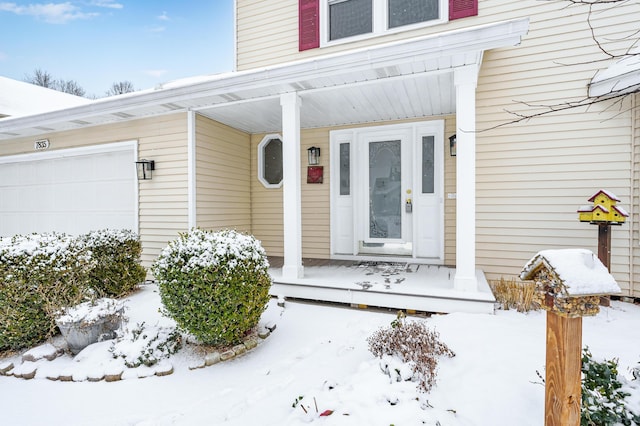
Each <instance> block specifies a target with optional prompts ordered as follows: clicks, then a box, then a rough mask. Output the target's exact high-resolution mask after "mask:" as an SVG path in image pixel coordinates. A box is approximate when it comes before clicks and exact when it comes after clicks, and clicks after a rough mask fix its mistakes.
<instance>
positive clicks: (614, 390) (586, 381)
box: [580, 348, 640, 426]
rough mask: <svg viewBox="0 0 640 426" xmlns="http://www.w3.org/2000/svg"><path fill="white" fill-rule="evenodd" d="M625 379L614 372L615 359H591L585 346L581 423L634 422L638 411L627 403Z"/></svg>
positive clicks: (639, 415) (592, 425)
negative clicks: (634, 410) (631, 408)
mask: <svg viewBox="0 0 640 426" xmlns="http://www.w3.org/2000/svg"><path fill="white" fill-rule="evenodd" d="M624 382H626V380H625V379H624V377H622V376H620V375H619V374H618V360H617V359H612V360H604V361H602V362H597V361H594V360H593V357H592V355H591V352H590V351H589V348H584V349H583V351H582V409H581V410H580V425H581V426H600V425H625V426H631V425H638V424H640V413H633V412H632V411H631V410H630V408H629V407H628V405H627V402H626V398H627V397H628V396H630V393H628V392H625V391H624V386H625V383H624Z"/></svg>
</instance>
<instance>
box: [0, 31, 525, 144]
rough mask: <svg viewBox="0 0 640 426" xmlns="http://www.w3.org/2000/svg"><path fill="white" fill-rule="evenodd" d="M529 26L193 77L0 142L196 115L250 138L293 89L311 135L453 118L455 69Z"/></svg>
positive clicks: (9, 134) (46, 120) (23, 123)
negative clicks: (358, 125) (435, 117)
mask: <svg viewBox="0 0 640 426" xmlns="http://www.w3.org/2000/svg"><path fill="white" fill-rule="evenodd" d="M528 29H529V20H528V19H515V20H511V21H504V22H497V23H493V24H488V25H480V26H476V27H471V28H465V29H460V30H454V31H448V32H444V33H439V34H436V35H431V36H424V37H417V38H414V39H409V40H403V41H398V42H393V43H388V44H384V45H378V46H373V47H367V48H362V49H358V50H352V51H348V52H341V53H337V54H329V55H325V56H320V57H314V58H310V59H306V60H302V61H296V62H290V63H287V64H282V65H277V66H272V67H267V68H260V69H252V70H248V71H241V72H231V73H227V74H220V75H213V76H205V77H194V78H191V79H186V80H180V81H176V82H172V83H167V84H164V85H160V86H158V87H156V88H155V89H150V90H144V91H139V92H135V93H128V94H124V95H119V96H113V97H109V98H103V99H98V100H96V101H93V102H92V103H91V104H90V105H86V106H80V107H74V108H70V109H66V110H64V111H53V112H49V113H45V114H40V115H37V116H31V117H22V118H7V119H4V120H2V121H0V140H2V139H9V138H13V137H21V136H35V135H41V134H44V133H47V132H53V131H62V130H70V129H79V128H83V127H88V126H95V125H100V124H107V123H113V122H120V121H126V120H133V119H138V118H143V117H151V116H157V115H162V114H169V113H173V112H178V111H187V110H190V111H195V112H198V113H199V114H201V115H204V116H206V117H209V118H211V119H213V120H216V121H218V122H221V123H224V124H227V125H229V126H231V127H234V128H236V129H240V130H243V131H246V132H249V133H260V132H270V131H274V130H276V129H279V128H280V127H281V125H282V109H281V107H280V96H281V95H283V94H286V93H291V92H296V93H298V94H299V96H300V97H301V98H302V104H301V123H300V124H301V127H302V128H314V127H325V126H335V125H343V124H351V123H362V122H371V121H384V120H393V119H400V118H412V117H424V116H430V115H443V114H452V113H454V112H455V110H456V108H455V85H454V72H453V71H454V70H455V69H456V68H458V67H464V66H475V67H479V66H480V63H481V61H482V55H483V53H484V51H485V50H489V49H494V48H499V47H506V46H515V45H518V44H519V43H520V42H521V39H522V37H523V36H524V35H525V34H526V33H527V31H528ZM398 94H400V95H401V97H400V98H399V97H398ZM397 99H400V101H397V102H396V101H394V100H397ZM372 105H374V107H372Z"/></svg>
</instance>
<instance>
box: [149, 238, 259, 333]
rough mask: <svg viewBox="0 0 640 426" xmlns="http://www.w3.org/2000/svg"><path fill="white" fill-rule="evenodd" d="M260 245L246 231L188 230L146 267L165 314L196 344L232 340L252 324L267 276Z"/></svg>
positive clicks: (257, 315)
mask: <svg viewBox="0 0 640 426" xmlns="http://www.w3.org/2000/svg"><path fill="white" fill-rule="evenodd" d="M268 267H269V263H268V262H267V258H266V254H265V251H264V249H263V248H262V245H261V244H260V242H259V241H258V240H256V239H255V238H254V237H252V236H250V235H244V234H241V233H238V232H236V231H231V230H226V231H220V232H212V231H205V230H200V229H193V230H191V231H190V232H188V233H184V234H181V235H180V236H179V238H177V239H176V240H173V241H171V242H170V243H169V245H168V246H167V247H166V248H165V249H164V250H163V251H162V252H161V253H160V256H159V257H158V259H157V260H156V262H155V263H154V264H153V265H152V267H151V270H152V272H153V275H154V276H155V278H156V279H157V281H158V285H159V288H160V296H161V299H162V303H163V305H164V309H165V313H166V314H167V315H169V316H170V317H172V318H173V319H174V320H175V321H176V323H177V324H178V326H179V327H181V328H182V329H184V330H185V331H187V332H189V333H191V334H192V335H194V336H195V337H196V338H197V339H199V340H200V341H201V342H202V343H205V344H212V345H230V344H235V343H238V342H240V341H241V340H242V338H243V337H244V336H245V335H247V334H248V333H249V332H250V331H251V330H252V329H253V328H254V327H255V326H256V325H257V324H258V321H259V319H260V316H261V315H262V312H264V310H265V309H266V305H267V302H268V300H269V288H270V286H271V278H270V276H269V274H268V272H267V269H268Z"/></svg>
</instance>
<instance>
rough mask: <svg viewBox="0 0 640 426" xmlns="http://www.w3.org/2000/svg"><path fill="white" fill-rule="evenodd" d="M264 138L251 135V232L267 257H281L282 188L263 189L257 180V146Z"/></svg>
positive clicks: (282, 234)
mask: <svg viewBox="0 0 640 426" xmlns="http://www.w3.org/2000/svg"><path fill="white" fill-rule="evenodd" d="M273 134H276V133H275V132H274V133H273ZM264 136H265V135H264V134H254V135H251V150H250V155H251V232H252V233H253V235H254V236H255V237H256V238H257V239H259V240H260V241H261V242H262V246H263V247H264V249H265V250H266V251H267V255H269V256H283V255H284V228H283V222H282V220H283V219H282V188H265V187H264V185H262V183H261V182H260V181H259V180H258V144H259V143H260V142H261V141H262V139H263V138H264Z"/></svg>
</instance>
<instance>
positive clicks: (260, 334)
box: [258, 328, 271, 340]
mask: <svg viewBox="0 0 640 426" xmlns="http://www.w3.org/2000/svg"><path fill="white" fill-rule="evenodd" d="M270 334H271V332H270V331H269V330H267V329H266V328H260V330H258V337H259V338H261V339H263V340H264V339H266V338H267V337H269V335H270Z"/></svg>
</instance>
